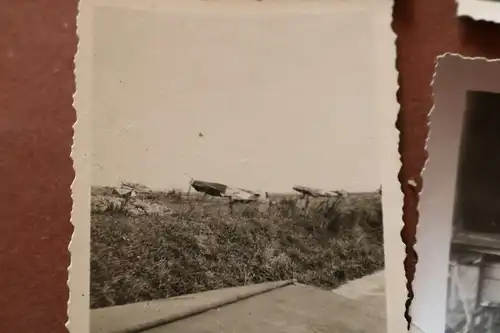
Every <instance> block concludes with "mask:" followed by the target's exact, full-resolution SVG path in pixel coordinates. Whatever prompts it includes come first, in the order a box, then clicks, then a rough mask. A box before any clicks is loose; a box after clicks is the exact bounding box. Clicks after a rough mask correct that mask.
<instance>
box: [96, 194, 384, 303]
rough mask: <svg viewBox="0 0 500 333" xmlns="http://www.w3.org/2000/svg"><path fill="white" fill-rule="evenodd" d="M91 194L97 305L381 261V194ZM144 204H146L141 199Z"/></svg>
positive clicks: (344, 270)
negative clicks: (266, 199) (233, 203)
mask: <svg viewBox="0 0 500 333" xmlns="http://www.w3.org/2000/svg"><path fill="white" fill-rule="evenodd" d="M185 201H186V199H181V198H179V197H173V198H172V197H169V196H163V197H161V198H160V199H158V197H156V198H155V197H148V198H140V199H137V200H134V201H133V202H130V203H128V204H127V205H126V206H125V207H123V206H122V205H120V204H119V198H115V197H113V196H110V195H107V196H106V195H93V196H92V219H91V237H92V246H91V288H90V291H91V292H90V294H91V307H92V308H99V307H105V306H111V305H119V304H127V303H132V302H139V301H146V300H152V299H158V298H167V297H173V296H178V295H184V294H190V293H195V292H200V291H206V290H212V289H218V288H223V287H232V286H241V285H246V284H252V283H261V282H267V281H275V280H283V279H291V278H296V279H297V280H298V281H299V282H301V283H305V284H311V285H315V286H318V287H322V288H325V289H332V288H335V287H337V286H338V285H340V284H341V283H343V282H345V281H347V280H350V279H355V278H359V277H362V276H364V275H366V274H369V273H372V272H373V271H375V270H378V269H380V268H382V267H383V258H384V256H383V242H382V211H381V204H380V195H378V194H370V195H364V196H363V195H348V196H346V197H343V198H341V199H335V198H333V199H330V200H317V202H312V203H311V204H310V205H309V207H308V208H307V209H301V208H300V207H299V206H300V205H298V202H297V200H296V199H295V201H294V200H293V199H290V198H287V199H283V200H280V201H279V202H277V203H276V204H274V205H270V206H269V207H268V208H266V209H265V210H263V209H262V207H258V205H259V204H255V205H253V204H248V205H241V206H239V207H238V209H235V211H233V213H230V212H229V211H228V210H227V207H226V204H225V203H224V202H223V201H212V200H196V201H194V202H189V203H186V202H185ZM137 207H141V208H140V209H139V208H137Z"/></svg>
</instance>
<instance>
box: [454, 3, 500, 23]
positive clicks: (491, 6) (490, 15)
mask: <svg viewBox="0 0 500 333" xmlns="http://www.w3.org/2000/svg"><path fill="white" fill-rule="evenodd" d="M457 5H458V8H457V15H458V16H468V17H471V18H473V19H474V20H484V21H490V22H497V23H500V1H499V2H496V1H492V0H457Z"/></svg>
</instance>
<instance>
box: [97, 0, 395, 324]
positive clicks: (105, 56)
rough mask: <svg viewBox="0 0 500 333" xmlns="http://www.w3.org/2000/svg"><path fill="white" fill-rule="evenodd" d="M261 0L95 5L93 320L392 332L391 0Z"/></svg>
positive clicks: (98, 322)
mask: <svg viewBox="0 0 500 333" xmlns="http://www.w3.org/2000/svg"><path fill="white" fill-rule="evenodd" d="M259 6H260V5H259V3H252V4H248V3H244V2H242V3H236V4H231V5H228V4H224V3H212V4H209V3H196V4H193V3H191V4H190V3H188V4H187V5H180V4H179V3H178V2H177V3H176V2H172V4H171V6H164V7H161V9H160V8H156V10H147V9H145V8H139V7H140V6H136V7H137V8H135V7H134V6H130V7H128V8H125V7H124V6H123V7H120V6H115V5H113V6H108V5H103V6H95V7H94V9H93V13H92V116H91V127H92V170H91V184H92V188H91V200H90V213H91V221H90V232H91V235H90V237H91V242H90V295H89V303H90V304H89V305H90V332H129V331H144V332H167V331H169V332H170V331H175V332H219V331H238V332H257V330H258V331H267V332H284V331H293V330H303V331H308V332H310V331H325V332H326V331H342V332H375V333H377V332H386V331H387V313H386V297H385V294H386V291H385V289H386V288H385V280H386V273H385V271H384V268H385V263H384V261H385V254H384V237H385V234H384V221H383V211H382V203H381V201H382V199H381V195H382V191H383V189H382V178H381V169H380V164H381V163H380V161H379V158H380V156H379V153H378V152H379V145H380V142H379V139H378V137H379V132H378V128H377V126H375V124H377V121H378V119H377V108H378V105H379V104H380V101H379V99H378V97H377V93H379V92H380V90H381V88H380V86H378V87H377V82H378V80H377V77H378V75H379V72H378V69H377V66H376V64H377V62H376V61H374V59H373V55H374V54H375V55H376V53H374V51H373V49H374V48H375V47H377V43H376V41H375V38H378V37H377V36H376V35H375V33H374V34H373V35H370V34H367V33H366V32H367V31H372V30H374V29H373V27H374V26H375V24H376V22H377V21H376V19H375V17H376V15H375V14H376V13H379V12H381V11H382V9H383V8H386V7H387V8H389V6H385V7H377V6H376V5H375V4H374V3H372V2H366V1H359V2H353V3H352V4H344V3H339V4H338V5H334V4H330V5H326V4H324V3H321V2H317V3H315V2H312V3H311V4H309V5H307V4H304V3H289V4H277V3H274V4H273V3H271V4H268V5H266V4H263V5H262V7H259ZM353 20H357V22H358V25H359V27H358V28H355V29H352V28H349V29H348V27H350V24H351V23H352V21H353ZM370 54H372V56H370ZM360 119H364V120H365V121H363V122H360V121H359V120H360ZM398 241H400V240H399V239H398ZM403 311H404V304H403V302H401V314H400V315H401V316H402V315H403Z"/></svg>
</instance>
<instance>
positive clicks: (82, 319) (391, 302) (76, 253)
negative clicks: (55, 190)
mask: <svg viewBox="0 0 500 333" xmlns="http://www.w3.org/2000/svg"><path fill="white" fill-rule="evenodd" d="M284 3H286V6H285V5H284ZM380 3H381V2H380V0H369V1H365V2H363V3H361V2H359V3H358V4H346V3H345V2H344V1H339V2H338V3H335V2H332V1H330V0H328V1H326V0H325V1H323V0H317V1H314V2H313V1H310V2H302V1H300V0H282V1H279V2H278V1H277V0H275V1H272V0H270V1H267V2H266V3H265V5H266V6H268V8H273V7H275V8H276V6H277V7H278V8H280V10H285V11H287V12H288V11H296V12H303V11H305V10H307V11H308V12H311V11H312V12H314V11H320V12H325V11H328V10H331V11H337V10H338V7H336V6H337V5H339V6H340V5H341V6H347V5H350V6H353V8H356V7H358V8H366V6H372V5H373V7H372V8H373V10H374V19H375V22H376V28H377V29H376V38H377V40H380V41H381V42H380V43H376V45H379V46H380V47H379V48H378V49H377V51H376V53H375V55H374V56H375V57H376V61H377V75H378V78H379V81H380V84H379V85H378V87H377V88H378V91H377V105H376V109H377V112H378V113H379V123H378V124H377V126H378V128H379V140H380V141H379V142H380V159H379V161H380V163H381V170H382V171H381V173H382V174H381V177H382V188H383V199H382V203H383V216H384V243H385V244H384V245H385V273H386V302H387V332H388V333H401V332H406V331H407V322H406V320H405V318H404V311H405V302H406V300H407V290H406V277H405V270H404V259H405V246H404V244H403V242H402V240H401V236H400V233H401V230H402V228H403V221H402V207H403V193H402V192H401V189H400V183H399V181H398V173H399V171H400V168H401V162H400V155H399V151H398V146H399V131H398V130H397V129H396V127H395V122H396V119H397V114H398V112H399V108H400V106H399V104H398V102H397V98H396V93H397V90H398V83H397V79H398V73H397V70H396V67H395V62H396V47H395V40H396V35H395V34H394V32H393V31H392V28H391V22H392V6H393V1H391V0H386V6H381V5H380ZM262 4H263V3H262V2H258V1H245V0H237V1H231V2H229V1H227V2H224V1H217V2H206V1H201V2H200V1H190V0H163V1H162V0H143V1H134V0H125V1H124V0H121V1H120V0H83V1H80V3H79V13H78V17H77V25H78V28H77V33H78V36H79V46H78V53H77V55H76V58H75V63H76V69H75V75H76V88H77V93H76V94H75V104H74V105H75V108H76V111H77V117H78V121H77V123H76V124H75V144H74V146H73V152H72V157H73V159H74V165H75V172H76V176H75V181H74V183H73V185H72V191H73V200H74V204H73V213H72V223H73V225H74V234H73V237H72V241H71V244H70V246H69V250H70V252H71V265H70V267H69V268H68V271H69V278H68V287H69V290H70V298H69V301H68V318H69V320H68V322H67V327H68V330H69V332H71V333H89V329H90V325H89V317H90V315H89V313H90V310H89V299H90V298H89V283H90V274H89V272H90V173H91V167H90V166H91V161H90V156H91V147H92V138H91V133H92V129H91V126H90V123H91V122H90V120H91V108H92V103H91V101H92V58H93V51H92V45H93V37H92V13H93V9H94V8H95V6H107V7H116V8H128V9H138V10H168V9H171V8H172V6H175V10H189V11H193V10H197V11H199V12H200V13H203V12H204V11H205V10H207V9H208V6H217V10H221V11H222V10H228V11H234V10H238V9H239V8H240V9H243V10H245V11H249V10H261V9H260V8H259V7H260V6H262ZM242 5H244V6H242ZM371 56H373V55H371Z"/></svg>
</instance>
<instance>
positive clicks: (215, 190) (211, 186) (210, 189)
mask: <svg viewBox="0 0 500 333" xmlns="http://www.w3.org/2000/svg"><path fill="white" fill-rule="evenodd" d="M190 185H191V187H192V188H194V189H195V190H196V191H197V192H200V193H205V194H208V195H211V196H214V197H222V196H224V193H225V192H226V189H227V185H224V184H221V183H214V182H205V181H202V180H192V181H191V182H190Z"/></svg>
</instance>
